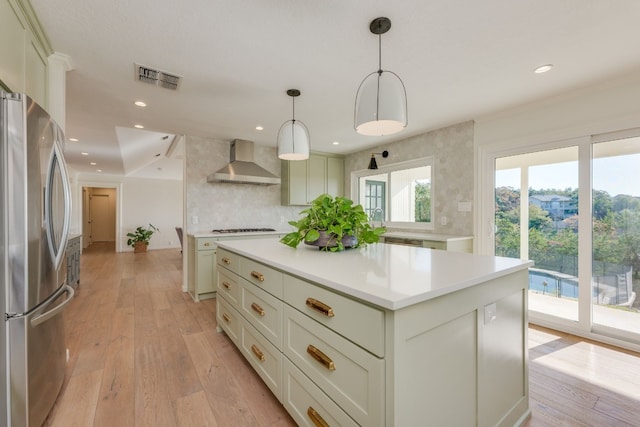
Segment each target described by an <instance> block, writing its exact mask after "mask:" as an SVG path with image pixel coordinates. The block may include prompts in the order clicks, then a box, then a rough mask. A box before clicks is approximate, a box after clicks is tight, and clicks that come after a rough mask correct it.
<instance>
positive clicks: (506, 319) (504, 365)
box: [478, 270, 530, 427]
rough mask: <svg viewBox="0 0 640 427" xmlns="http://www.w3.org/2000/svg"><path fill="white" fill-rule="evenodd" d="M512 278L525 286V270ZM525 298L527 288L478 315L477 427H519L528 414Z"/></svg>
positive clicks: (505, 297)
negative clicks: (515, 426) (516, 426)
mask: <svg viewBox="0 0 640 427" xmlns="http://www.w3.org/2000/svg"><path fill="white" fill-rule="evenodd" d="M515 276H521V277H519V278H518V279H517V280H519V281H524V282H525V283H527V282H526V281H527V280H528V273H527V271H526V270H525V271H522V272H519V273H517V274H515ZM514 280H515V278H514ZM527 297H528V290H527V288H526V287H525V288H523V289H518V290H514V292H513V293H510V294H509V295H507V296H504V297H502V298H500V299H498V300H497V301H496V303H495V306H493V305H491V304H490V305H489V306H487V307H486V308H485V309H483V310H481V311H480V313H479V317H478V323H479V351H478V374H479V375H478V389H479V390H480V393H479V395H478V402H479V403H478V426H479V427H484V426H514V425H520V424H521V423H522V422H523V421H525V419H526V418H527V417H528V416H529V414H530V411H529V392H528V390H529V383H528V381H529V371H528V366H529V365H528V354H529V352H528V327H527V326H528V314H527V313H528V309H527V307H528V306H527Z"/></svg>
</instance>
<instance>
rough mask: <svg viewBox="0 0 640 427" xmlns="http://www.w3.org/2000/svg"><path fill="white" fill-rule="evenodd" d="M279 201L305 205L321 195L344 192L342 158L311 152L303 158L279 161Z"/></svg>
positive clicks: (334, 194) (286, 204)
mask: <svg viewBox="0 0 640 427" xmlns="http://www.w3.org/2000/svg"><path fill="white" fill-rule="evenodd" d="M281 180H282V204H283V205H285V206H289V205H308V204H310V203H311V201H312V200H313V199H315V198H316V197H318V196H319V195H321V194H324V193H328V194H330V195H332V196H342V195H344V158H342V157H341V156H335V155H329V154H320V153H311V154H310V155H309V159H307V160H304V161H289V160H283V161H282V178H281Z"/></svg>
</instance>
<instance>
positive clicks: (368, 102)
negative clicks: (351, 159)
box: [355, 71, 407, 136]
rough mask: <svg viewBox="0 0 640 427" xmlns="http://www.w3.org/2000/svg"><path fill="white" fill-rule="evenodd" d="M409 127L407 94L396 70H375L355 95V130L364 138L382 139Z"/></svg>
mask: <svg viewBox="0 0 640 427" xmlns="http://www.w3.org/2000/svg"><path fill="white" fill-rule="evenodd" d="M405 127H407V92H406V91H405V88H404V84H403V83H402V80H400V77H398V75H397V74H396V73H394V72H393V71H382V72H378V71H375V72H373V73H371V74H369V75H368V76H367V77H366V78H365V79H364V80H363V81H362V83H361V84H360V87H359V88H358V93H357V95H356V108H355V128H356V131H357V132H358V133H360V134H362V135H369V136H382V135H391V134H393V133H396V132H400V131H401V130H402V129H404V128H405Z"/></svg>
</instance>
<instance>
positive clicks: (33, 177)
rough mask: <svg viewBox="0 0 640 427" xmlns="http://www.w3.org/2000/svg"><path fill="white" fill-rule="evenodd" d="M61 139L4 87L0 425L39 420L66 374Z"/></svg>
mask: <svg viewBox="0 0 640 427" xmlns="http://www.w3.org/2000/svg"><path fill="white" fill-rule="evenodd" d="M63 143H64V137H63V134H62V131H61V130H60V128H59V127H58V126H57V125H56V123H55V122H54V121H53V120H52V119H51V117H50V116H49V115H48V114H47V112H46V111H45V110H44V109H43V108H41V107H40V106H39V105H38V104H37V103H35V102H34V101H32V100H31V99H30V98H29V97H27V96H26V95H24V94H12V93H5V92H1V91H0V207H1V209H0V260H1V261H0V278H1V279H0V280H1V283H0V285H1V286H0V299H1V300H0V303H1V306H2V309H3V313H4V316H3V321H2V329H1V331H2V337H1V338H2V339H1V342H0V346H1V348H0V355H2V356H3V358H2V362H3V363H2V364H1V366H0V380H1V382H0V385H1V386H2V389H1V390H0V398H1V400H0V405H1V409H0V411H1V413H0V425H7V426H10V427H22V426H38V427H39V426H41V425H42V423H43V422H44V420H45V418H46V417H47V415H48V413H49V411H50V410H51V408H52V406H53V404H54V402H55V400H56V398H57V396H58V393H59V392H60V388H61V387H62V383H63V381H64V371H65V364H66V347H65V342H64V324H63V320H62V312H63V311H64V309H65V307H66V306H67V304H68V303H69V302H71V300H72V299H73V288H71V287H70V286H69V285H68V284H67V283H66V271H67V269H66V261H65V247H66V243H67V236H68V231H69V218H70V214H71V194H70V187H69V178H68V174H67V169H66V167H65V163H64V157H63ZM5 421H6V422H5Z"/></svg>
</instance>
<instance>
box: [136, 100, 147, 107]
mask: <svg viewBox="0 0 640 427" xmlns="http://www.w3.org/2000/svg"><path fill="white" fill-rule="evenodd" d="M134 104H136V105H137V106H138V107H146V106H147V103H146V102H144V101H136V102H134Z"/></svg>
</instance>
